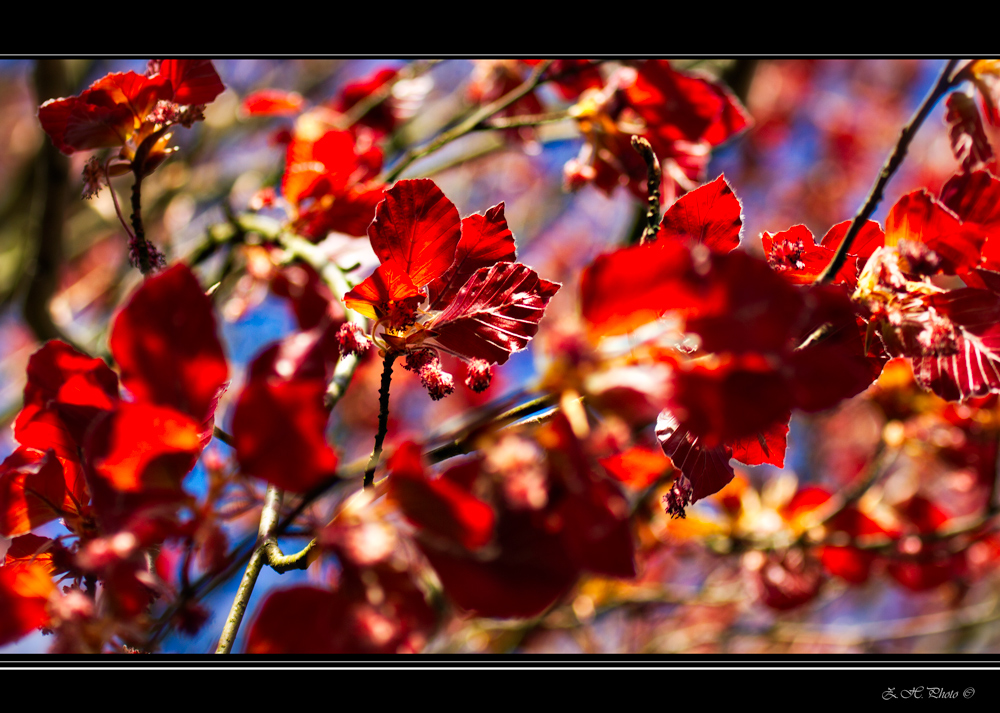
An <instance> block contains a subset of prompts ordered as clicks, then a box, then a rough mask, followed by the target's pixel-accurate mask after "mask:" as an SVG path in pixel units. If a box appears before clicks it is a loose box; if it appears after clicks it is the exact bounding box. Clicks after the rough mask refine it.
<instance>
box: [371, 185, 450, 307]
mask: <svg viewBox="0 0 1000 713" xmlns="http://www.w3.org/2000/svg"><path fill="white" fill-rule="evenodd" d="M461 231H462V222H461V220H460V219H459V217H458V209H457V208H455V205H454V204H453V203H452V202H451V201H450V200H448V199H447V198H446V197H445V195H444V193H442V192H441V189H440V188H438V187H437V185H436V184H435V183H434V181H432V180H430V179H429V178H420V179H416V180H406V181H399V182H398V183H397V184H396V185H394V186H393V187H392V188H390V189H388V190H386V192H385V198H384V200H383V201H382V202H381V203H379V204H378V207H377V208H376V209H375V220H374V221H373V222H372V224H371V225H370V226H369V227H368V237H369V238H370V239H371V243H372V248H374V249H375V254H376V255H378V258H379V260H381V261H382V262H383V263H384V262H386V261H388V260H395V261H396V263H397V264H398V265H399V267H400V268H402V270H403V271H404V272H406V273H407V274H408V275H409V276H410V279H411V280H412V281H413V284H414V285H416V286H417V287H418V288H419V287H423V286H424V285H426V284H428V283H429V282H431V281H433V280H434V279H436V278H438V277H441V276H442V275H444V274H445V272H446V271H447V270H448V268H450V267H451V265H452V263H453V262H454V261H455V250H456V248H457V247H458V241H459V238H460V237H461Z"/></svg>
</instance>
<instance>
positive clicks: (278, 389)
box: [233, 354, 337, 493]
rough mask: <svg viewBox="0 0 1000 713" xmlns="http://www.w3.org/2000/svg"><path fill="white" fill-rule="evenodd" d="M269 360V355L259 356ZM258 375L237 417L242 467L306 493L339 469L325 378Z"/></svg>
mask: <svg viewBox="0 0 1000 713" xmlns="http://www.w3.org/2000/svg"><path fill="white" fill-rule="evenodd" d="M265 358H268V357H267V354H265V355H262V356H261V357H258V360H259V359H265ZM254 364H257V361H256V360H255V362H254ZM251 372H252V373H253V372H255V369H254V367H253V366H251ZM257 373H258V375H256V376H255V377H252V378H251V379H250V381H249V383H247V385H246V386H245V387H244V389H243V392H242V393H241V394H240V398H239V401H238V402H237V404H236V412H235V414H234V415H233V440H234V441H235V445H236V457H237V460H238V461H239V463H240V468H241V469H242V470H243V472H245V473H247V474H248V475H253V476H256V477H258V478H262V479H264V480H266V481H267V482H269V483H273V484H274V485H277V486H278V487H279V488H282V489H284V490H291V491H293V492H297V493H301V492H305V491H307V490H309V489H310V488H312V487H313V486H315V485H316V484H317V483H319V482H321V481H322V480H325V479H326V478H328V477H330V476H333V475H334V474H335V473H336V469H337V454H336V453H335V452H334V450H333V449H332V448H331V447H330V446H329V444H328V443H327V442H326V436H325V434H326V424H327V421H328V420H329V416H330V411H329V409H327V408H326V406H325V405H324V403H323V397H324V394H325V393H326V379H325V378H293V379H291V380H289V381H282V380H280V379H277V378H273V377H272V378H268V377H267V376H265V375H264V374H263V373H259V372H257Z"/></svg>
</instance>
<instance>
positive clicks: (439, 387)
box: [420, 355, 455, 401]
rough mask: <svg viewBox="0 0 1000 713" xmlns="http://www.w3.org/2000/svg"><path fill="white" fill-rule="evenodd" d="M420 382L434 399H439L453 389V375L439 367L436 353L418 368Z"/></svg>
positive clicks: (439, 361)
mask: <svg viewBox="0 0 1000 713" xmlns="http://www.w3.org/2000/svg"><path fill="white" fill-rule="evenodd" d="M420 383H421V384H423V385H424V388H425V389H427V393H428V394H430V396H431V398H432V399H433V400H434V401H440V400H441V399H443V398H444V397H445V396H448V395H449V394H451V393H452V392H453V391H454V390H455V379H454V377H453V376H452V375H451V374H449V373H448V372H446V371H445V370H444V369H442V368H441V360H440V359H438V358H437V355H435V356H434V358H433V359H432V360H431V361H429V362H428V363H426V364H424V366H423V367H422V368H421V369H420Z"/></svg>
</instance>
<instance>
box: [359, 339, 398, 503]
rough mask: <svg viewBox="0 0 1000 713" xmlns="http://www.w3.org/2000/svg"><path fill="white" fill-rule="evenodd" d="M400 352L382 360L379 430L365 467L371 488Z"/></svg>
mask: <svg viewBox="0 0 1000 713" xmlns="http://www.w3.org/2000/svg"><path fill="white" fill-rule="evenodd" d="M399 355H400V354H399V352H394V351H390V352H386V353H385V357H384V358H383V362H382V383H381V385H380V386H379V390H378V432H377V433H376V434H375V450H373V451H372V457H371V459H370V460H369V461H368V467H367V468H366V469H365V482H364V487H365V488H366V489H367V488H370V487H371V486H372V483H373V482H374V480H375V469H376V468H378V461H379V458H381V457H382V443H383V442H384V441H385V434H386V431H388V430H389V386H390V384H391V383H392V365H393V362H395V361H396V359H397V357H399Z"/></svg>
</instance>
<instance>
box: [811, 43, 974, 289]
mask: <svg viewBox="0 0 1000 713" xmlns="http://www.w3.org/2000/svg"><path fill="white" fill-rule="evenodd" d="M957 64H958V60H957V59H953V60H949V62H948V64H947V65H945V68H944V70H943V71H942V72H941V76H940V77H938V80H937V83H936V84H935V85H934V88H933V89H932V90H931V92H930V94H928V95H927V97H926V98H925V99H924V101H923V102H922V103H921V104H920V108H919V109H917V113H916V114H914V115H913V118H912V119H910V122H909V123H908V124H907V125H906V126H905V127H904V128H903V131H902V132H901V133H900V135H899V141H898V142H896V148H895V149H894V150H893V152H892V154H891V155H890V156H889V158H888V159H886V162H885V165H883V166H882V171H881V173H879V176H878V179H876V181H875V185H873V186H872V189H871V192H869V194H868V198H867V199H866V200H865V203H864V205H863V206H861V210H859V211H858V213H857V215H855V216H854V220H853V221H852V222H851V227H850V228H849V229H848V230H847V235H845V236H844V240H843V241H842V242H841V243H840V245H839V246H838V248H837V252H835V253H834V255H833V259H832V260H831V261H830V264H829V265H827V266H826V269H825V270H823V272H822V273H820V276H819V277H817V278H816V284H823V283H826V282H830V280H832V279H833V277H834V275H836V274H837V271H838V270H840V268H841V267H843V266H844V261H845V260H847V252H848V251H849V250H850V249H851V244H852V243H853V242H854V238H856V237H857V235H858V233H859V232H861V228H862V227H864V224H865V222H866V221H867V220H868V219H869V218H870V217H871V216H872V213H874V212H875V208H877V207H878V204H879V202H880V201H881V200H882V193H883V191H884V190H885V187H886V184H888V183H889V179H890V178H892V176H893V174H895V173H896V170H897V169H898V168H899V166H900V164H902V163H903V159H904V158H905V157H906V152H907V150H908V149H909V147H910V142H911V141H912V140H913V137H914V136H916V134H917V130H918V129H919V128H920V125H921V124H923V123H924V120H925V119H926V118H927V116H928V115H929V114H930V113H931V109H933V108H934V105H935V104H937V102H938V100H939V99H940V98H941V97H942V96H944V95H945V94H946V93H947V92H948V90H950V89H951V88H952V86H953V85H954V83H955V81H956V80H955V78H953V77H952V76H951V73H952V71H953V70H954V69H955V66H956V65H957Z"/></svg>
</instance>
